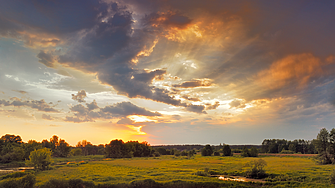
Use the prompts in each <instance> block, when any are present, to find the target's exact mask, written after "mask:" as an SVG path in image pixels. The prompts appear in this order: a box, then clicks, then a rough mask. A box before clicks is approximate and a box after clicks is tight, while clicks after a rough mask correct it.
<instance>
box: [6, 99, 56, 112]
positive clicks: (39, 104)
mask: <svg viewBox="0 0 335 188" xmlns="http://www.w3.org/2000/svg"><path fill="white" fill-rule="evenodd" d="M0 106H14V107H22V106H24V107H30V108H33V109H37V110H38V111H43V112H56V113H59V111H58V110H56V109H54V108H53V107H52V106H50V103H49V104H48V103H46V102H45V101H44V99H41V100H26V101H24V100H22V99H19V98H16V97H13V98H11V100H10V101H7V100H4V99H2V100H0Z"/></svg>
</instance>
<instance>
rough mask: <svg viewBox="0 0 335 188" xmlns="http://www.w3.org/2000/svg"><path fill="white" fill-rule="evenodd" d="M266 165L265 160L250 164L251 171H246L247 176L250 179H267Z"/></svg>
mask: <svg viewBox="0 0 335 188" xmlns="http://www.w3.org/2000/svg"><path fill="white" fill-rule="evenodd" d="M266 165H267V164H266V162H265V161H264V160H263V159H259V160H255V161H252V162H250V163H249V164H248V166H249V169H247V170H246V172H245V174H246V176H247V177H249V178H265V177H266V176H267V174H266V173H265V170H264V167H265V166H266Z"/></svg>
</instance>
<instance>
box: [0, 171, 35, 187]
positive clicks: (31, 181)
mask: <svg viewBox="0 0 335 188" xmlns="http://www.w3.org/2000/svg"><path fill="white" fill-rule="evenodd" d="M21 175H22V173H21V174H16V173H15V175H14V177H15V176H21ZM8 177H10V176H8V175H7V179H5V180H3V181H1V183H0V187H1V188H16V187H20V188H33V187H34V185H35V183H36V177H35V176H34V175H33V174H27V175H25V176H22V177H18V178H12V177H10V178H8Z"/></svg>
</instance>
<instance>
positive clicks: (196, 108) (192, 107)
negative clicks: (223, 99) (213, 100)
mask: <svg viewBox="0 0 335 188" xmlns="http://www.w3.org/2000/svg"><path fill="white" fill-rule="evenodd" d="M186 110H188V111H191V112H196V113H199V114H207V112H206V111H205V106H203V105H193V104H190V105H187V106H186Z"/></svg>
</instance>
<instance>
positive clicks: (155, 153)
mask: <svg viewBox="0 0 335 188" xmlns="http://www.w3.org/2000/svg"><path fill="white" fill-rule="evenodd" d="M153 155H154V156H155V157H159V156H161V154H160V153H159V152H157V151H155V152H154V154H153Z"/></svg>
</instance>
